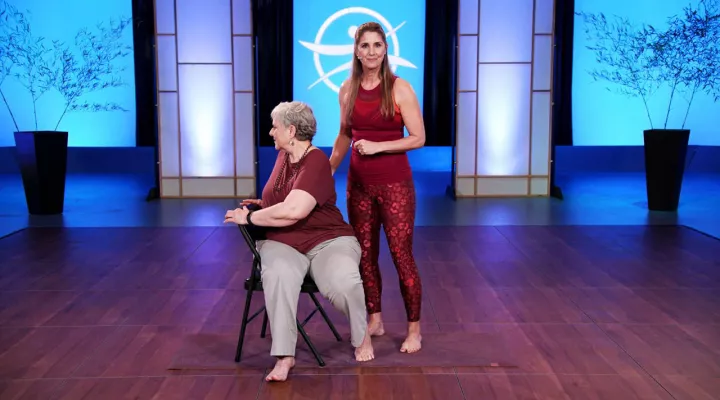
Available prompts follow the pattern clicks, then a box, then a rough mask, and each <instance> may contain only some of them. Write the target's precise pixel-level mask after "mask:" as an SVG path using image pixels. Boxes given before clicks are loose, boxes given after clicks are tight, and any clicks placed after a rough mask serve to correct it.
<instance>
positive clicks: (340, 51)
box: [299, 7, 417, 93]
mask: <svg viewBox="0 0 720 400" xmlns="http://www.w3.org/2000/svg"><path fill="white" fill-rule="evenodd" d="M349 14H364V15H368V16H370V17H372V18H374V19H376V20H377V21H378V22H379V23H380V24H381V25H382V26H383V28H384V29H385V36H386V37H387V39H388V42H390V43H391V44H392V54H390V52H388V54H387V57H388V62H389V63H390V68H391V69H392V70H393V72H395V71H396V70H397V68H398V67H407V68H415V69H417V67H416V66H415V65H414V64H413V63H411V62H410V61H408V60H406V59H404V58H402V57H400V41H399V40H398V37H397V31H398V30H399V29H400V28H402V26H403V25H405V22H406V21H403V22H401V23H400V24H398V26H396V27H393V26H392V25H391V24H390V21H388V20H387V18H385V17H383V16H382V15H381V14H380V13H378V12H376V11H374V10H371V9H369V8H365V7H348V8H344V9H342V10H340V11H337V12H336V13H335V14H333V15H331V16H330V17H328V19H326V20H325V22H323V23H322V25H321V26H320V29H318V31H317V34H316V35H315V41H314V42H313V43H310V42H305V41H302V40H300V41H299V42H300V44H301V45H303V46H305V47H306V48H307V49H308V50H310V51H311V52H313V61H314V64H315V70H316V71H317V73H318V76H319V79H318V80H316V81H315V82H313V83H312V84H311V85H310V86H308V90H310V89H312V88H313V87H314V86H315V85H317V84H318V83H320V82H322V83H324V84H325V85H326V86H327V87H328V88H330V89H332V90H333V91H334V92H335V93H338V92H340V87H339V86H338V85H336V84H335V83H334V82H333V81H332V80H331V79H330V78H331V77H332V76H333V75H336V74H338V73H340V72H343V71H349V70H350V68H351V67H352V62H353V60H352V57H350V60H349V61H348V62H346V63H344V64H341V65H340V66H338V67H335V68H333V69H331V70H330V71H327V72H326V71H325V69H324V68H323V66H322V62H321V61H320V56H348V55H349V56H352V55H353V53H354V46H355V45H354V41H355V31H357V26H354V25H353V26H350V27H349V28H348V31H347V32H348V35H349V36H350V44H340V45H335V44H322V39H323V36H324V35H325V31H326V30H327V29H328V28H329V27H330V25H332V24H333V23H335V21H337V20H338V19H339V18H340V17H342V16H345V15H349Z"/></svg>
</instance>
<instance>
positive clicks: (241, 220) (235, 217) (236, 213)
mask: <svg viewBox="0 0 720 400" xmlns="http://www.w3.org/2000/svg"><path fill="white" fill-rule="evenodd" d="M249 213H250V210H248V208H247V207H241V208H236V209H234V210H227V212H226V213H225V222H224V223H226V224H227V223H230V222H232V223H235V224H238V225H247V223H248V222H247V216H248V214H249Z"/></svg>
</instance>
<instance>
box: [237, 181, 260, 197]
mask: <svg viewBox="0 0 720 400" xmlns="http://www.w3.org/2000/svg"><path fill="white" fill-rule="evenodd" d="M237 195H238V197H241V198H250V197H252V198H256V197H258V196H257V195H256V194H255V179H252V178H238V179H237Z"/></svg>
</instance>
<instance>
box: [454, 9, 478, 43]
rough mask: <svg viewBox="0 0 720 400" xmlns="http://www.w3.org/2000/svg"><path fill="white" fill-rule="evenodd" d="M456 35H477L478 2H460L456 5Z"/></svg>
mask: <svg viewBox="0 0 720 400" xmlns="http://www.w3.org/2000/svg"><path fill="white" fill-rule="evenodd" d="M458 7H459V8H458V14H459V15H458V17H459V18H458V20H459V25H458V33H460V34H461V35H462V34H468V33H469V34H477V33H478V0H460V3H459V4H458Z"/></svg>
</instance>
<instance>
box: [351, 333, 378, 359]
mask: <svg viewBox="0 0 720 400" xmlns="http://www.w3.org/2000/svg"><path fill="white" fill-rule="evenodd" d="M374 358H375V350H374V349H373V347H372V339H370V331H369V330H368V331H366V332H365V339H363V342H362V343H361V344H360V346H359V347H356V348H355V360H357V361H360V362H365V361H370V360H372V359H374Z"/></svg>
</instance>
